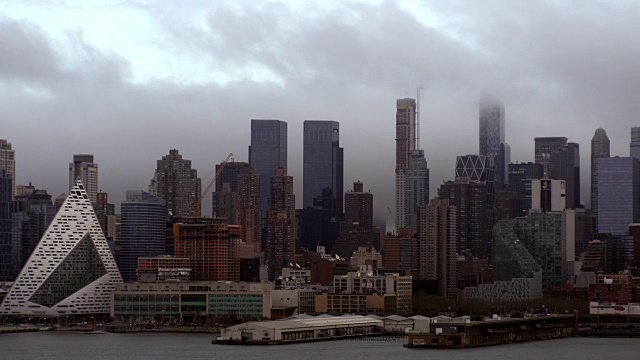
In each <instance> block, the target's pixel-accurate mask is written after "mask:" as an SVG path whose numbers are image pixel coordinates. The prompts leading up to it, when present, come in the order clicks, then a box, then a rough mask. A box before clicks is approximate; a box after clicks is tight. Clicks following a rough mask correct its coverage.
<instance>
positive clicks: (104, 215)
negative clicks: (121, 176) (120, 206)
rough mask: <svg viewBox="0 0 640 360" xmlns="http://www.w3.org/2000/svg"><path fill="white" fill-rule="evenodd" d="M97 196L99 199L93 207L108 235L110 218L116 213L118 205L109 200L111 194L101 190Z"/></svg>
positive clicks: (103, 229) (105, 233)
mask: <svg viewBox="0 0 640 360" xmlns="http://www.w3.org/2000/svg"><path fill="white" fill-rule="evenodd" d="M96 197H97V200H96V203H95V204H94V205H93V208H94V210H95V211H96V216H97V217H98V222H100V227H101V228H102V231H103V232H104V235H105V236H107V227H108V219H109V216H112V215H115V214H116V206H115V204H111V203H110V202H109V194H107V193H105V192H99V193H98V194H97V196H96ZM107 241H109V239H107Z"/></svg>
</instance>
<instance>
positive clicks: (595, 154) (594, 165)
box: [591, 128, 640, 219]
mask: <svg viewBox="0 0 640 360" xmlns="http://www.w3.org/2000/svg"><path fill="white" fill-rule="evenodd" d="M638 129H639V130H640V128H638ZM639 145H640V144H639ZM639 149H640V147H639ZM610 156H611V154H610V144H609V137H608V136H607V132H606V131H604V129H603V128H598V129H597V130H596V132H595V134H594V135H593V138H592V139H591V213H592V214H593V217H594V218H596V219H597V218H598V159H599V158H608V157H610ZM632 156H633V155H632Z"/></svg>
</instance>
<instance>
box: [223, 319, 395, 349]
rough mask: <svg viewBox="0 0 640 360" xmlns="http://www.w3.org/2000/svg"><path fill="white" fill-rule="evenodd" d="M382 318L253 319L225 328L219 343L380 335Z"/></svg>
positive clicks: (277, 342) (304, 340)
mask: <svg viewBox="0 0 640 360" xmlns="http://www.w3.org/2000/svg"><path fill="white" fill-rule="evenodd" d="M383 326H384V323H383V321H382V320H378V319H374V318H370V317H367V316H361V315H343V316H332V315H320V316H309V315H304V314H303V315H297V316H293V317H289V318H286V319H281V320H272V321H252V322H247V323H243V324H239V325H234V326H231V327H228V328H226V329H223V330H222V331H221V332H220V336H217V337H216V338H215V339H214V341H213V342H214V343H216V344H232V345H274V344H287V343H298V342H310V341H322V340H336V339H345V338H354V337H359V336H367V335H372V334H380V333H381V332H382V329H383Z"/></svg>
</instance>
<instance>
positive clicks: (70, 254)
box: [0, 180, 122, 317]
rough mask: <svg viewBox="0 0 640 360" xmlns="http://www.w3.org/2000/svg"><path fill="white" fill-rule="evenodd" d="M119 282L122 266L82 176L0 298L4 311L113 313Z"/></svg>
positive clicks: (34, 313)
mask: <svg viewBox="0 0 640 360" xmlns="http://www.w3.org/2000/svg"><path fill="white" fill-rule="evenodd" d="M119 282H122V277H120V272H119V271H118V267H117V266H116V263H115V261H114V260H113V257H112V256H111V251H110V250H109V246H108V245H107V241H106V239H105V238H104V234H103V233H102V229H101V228H100V224H99V223H98V219H97V218H96V215H95V213H94V211H93V207H92V206H91V202H90V201H89V198H88V196H87V193H86V191H85V189H84V186H83V185H82V181H81V180H78V181H77V182H76V185H75V186H74V187H73V188H72V189H71V191H70V194H69V196H68V197H67V199H66V200H65V202H64V204H63V205H62V207H61V208H60V211H58V213H57V214H56V216H55V217H54V219H53V222H52V223H51V225H49V228H47V231H46V232H45V234H44V235H43V236H42V239H41V240H40V242H39V243H38V246H36V249H35V250H34V251H33V253H32V254H31V256H30V257H29V260H28V261H27V263H26V264H25V266H24V267H23V268H22V270H21V271H20V274H19V275H18V278H17V279H16V281H15V282H14V285H13V287H12V288H11V290H9V293H8V294H7V296H6V297H5V298H4V300H3V301H2V303H1V304H0V314H5V315H9V314H11V315H14V314H22V315H40V316H56V317H57V316H60V315H63V314H70V315H85V314H109V309H110V305H111V293H112V292H113V291H114V290H115V285H116V283H119Z"/></svg>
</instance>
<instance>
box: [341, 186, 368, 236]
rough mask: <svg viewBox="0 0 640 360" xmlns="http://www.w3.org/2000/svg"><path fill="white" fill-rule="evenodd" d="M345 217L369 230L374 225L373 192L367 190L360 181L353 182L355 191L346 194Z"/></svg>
mask: <svg viewBox="0 0 640 360" xmlns="http://www.w3.org/2000/svg"><path fill="white" fill-rule="evenodd" d="M344 219H345V220H347V221H353V222H354V223H358V225H359V226H360V227H361V228H363V229H367V230H371V228H372V227H373V194H372V193H371V191H369V192H365V191H364V186H363V185H362V183H361V182H360V181H356V182H354V183H353V191H348V192H347V193H345V194H344Z"/></svg>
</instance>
